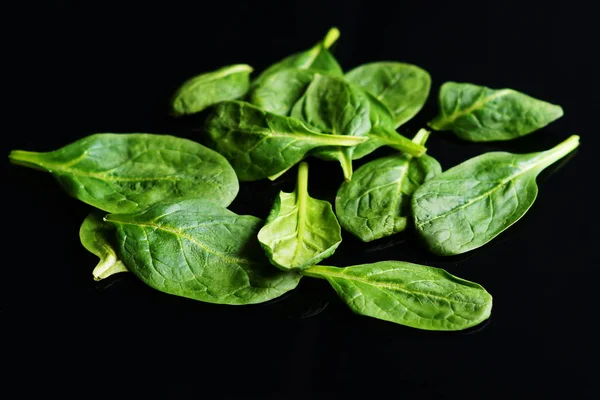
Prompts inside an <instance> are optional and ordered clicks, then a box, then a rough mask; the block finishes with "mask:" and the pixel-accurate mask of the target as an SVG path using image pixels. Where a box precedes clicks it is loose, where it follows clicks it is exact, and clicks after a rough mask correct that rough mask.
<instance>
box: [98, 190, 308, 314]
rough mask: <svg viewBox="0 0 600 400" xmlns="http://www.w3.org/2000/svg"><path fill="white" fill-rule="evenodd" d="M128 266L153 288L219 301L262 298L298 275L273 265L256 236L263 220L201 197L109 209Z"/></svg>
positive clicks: (283, 288)
mask: <svg viewBox="0 0 600 400" xmlns="http://www.w3.org/2000/svg"><path fill="white" fill-rule="evenodd" d="M105 220H106V221H107V222H109V223H111V224H114V226H115V227H116V231H117V242H118V246H119V253H120V257H121V259H122V260H123V263H124V264H125V265H126V266H127V269H128V270H129V271H131V272H133V273H134V274H135V275H136V276H137V277H138V278H140V279H141V280H142V281H144V282H145V283H146V284H148V285H149V286H151V287H153V288H154V289H157V290H160V291H162V292H165V293H169V294H172V295H177V296H182V297H187V298H191V299H195V300H200V301H205V302H209V303H219V304H233V305H241V304H253V303H261V302H265V301H268V300H271V299H274V298H276V297H279V296H281V295H282V294H283V293H285V292H287V291H290V290H292V289H294V288H295V287H296V286H297V285H298V282H299V280H300V275H298V274H296V273H294V272H283V271H280V270H278V269H277V268H275V267H273V266H272V265H271V264H270V263H269V261H268V260H267V258H266V257H265V255H264V252H263V250H262V248H261V246H260V244H259V243H258V240H257V239H256V235H257V234H258V231H259V229H260V228H261V226H262V224H263V222H262V221H261V220H260V219H258V218H256V217H253V216H249V215H237V214H235V213H233V212H231V211H229V210H227V209H225V208H224V207H221V206H219V205H217V204H214V203H210V202H207V201H204V200H199V199H187V200H182V201H178V202H173V203H161V204H157V205H155V206H153V207H150V208H149V209H147V210H145V211H142V212H138V213H133V214H109V215H107V216H106V217H105Z"/></svg>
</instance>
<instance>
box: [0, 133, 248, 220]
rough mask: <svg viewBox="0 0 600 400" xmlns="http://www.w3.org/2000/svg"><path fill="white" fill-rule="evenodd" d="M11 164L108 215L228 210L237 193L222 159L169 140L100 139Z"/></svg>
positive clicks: (16, 157)
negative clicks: (162, 207) (46, 175)
mask: <svg viewBox="0 0 600 400" xmlns="http://www.w3.org/2000/svg"><path fill="white" fill-rule="evenodd" d="M9 158H10V160H11V162H13V163H14V164H19V165H23V166H28V167H31V168H36V169H41V170H44V171H48V172H50V173H51V174H52V175H54V177H55V178H56V179H57V180H58V181H59V182H60V184H61V185H62V186H63V187H64V189H65V190H66V191H67V192H68V193H69V194H70V195H71V196H73V197H75V198H77V199H79V200H81V201H83V202H85V203H87V204H90V205H92V206H94V207H96V208H99V209H101V210H104V211H108V212H119V213H121V212H132V211H136V210H142V209H144V208H146V207H148V206H149V205H152V204H154V203H156V202H159V201H162V200H165V199H174V198H183V197H202V198H204V199H206V200H210V201H214V202H216V203H219V204H221V205H223V206H227V205H229V204H230V203H231V202H232V201H233V199H234V198H235V196H236V195H237V192H238V189H239V185H238V180H237V178H236V176H235V172H234V170H233V169H232V168H231V165H229V163H228V162H227V160H226V159H225V158H224V157H223V156H221V155H220V154H218V153H216V152H215V151H213V150H211V149H209V148H207V147H204V146H202V145H201V144H199V143H196V142H193V141H191V140H187V139H182V138H177V137H174V136H168V135H154V134H148V133H130V134H118V133H101V134H95V135H91V136H88V137H85V138H83V139H80V140H78V141H76V142H74V143H71V144H69V145H67V146H65V147H63V148H61V149H59V150H56V151H52V152H48V153H36V152H30V151H22V150H14V151H12V152H11V153H10V155H9Z"/></svg>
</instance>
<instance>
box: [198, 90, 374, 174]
mask: <svg viewBox="0 0 600 400" xmlns="http://www.w3.org/2000/svg"><path fill="white" fill-rule="evenodd" d="M205 130H206V133H207V134H208V145H209V146H210V147H212V148H214V149H215V150H216V151H218V152H219V153H220V154H222V155H223V156H225V158H227V159H228V160H229V162H230V163H231V165H233V168H234V169H235V171H236V173H237V175H238V178H239V179H240V180H242V181H253V180H258V179H263V178H266V177H268V176H271V175H274V174H277V173H278V172H281V171H283V170H285V169H287V168H289V167H291V166H293V165H294V164H296V163H298V162H299V161H301V160H302V159H303V158H304V156H305V155H306V154H307V153H308V152H309V150H312V149H314V148H317V147H321V146H354V145H356V144H358V143H361V142H363V141H365V140H367V138H363V137H350V136H338V135H329V134H323V133H319V132H317V131H315V130H311V129H309V128H308V127H307V126H306V125H305V124H304V123H302V122H301V121H299V120H297V119H294V118H290V117H284V116H281V115H277V114H273V113H269V112H266V111H264V110H261V109H260V108H258V107H256V106H253V105H251V104H250V103H245V102H241V101H229V102H223V103H220V104H218V105H217V106H215V108H214V110H213V112H212V113H211V114H210V115H209V116H208V118H207V120H206V126H205Z"/></svg>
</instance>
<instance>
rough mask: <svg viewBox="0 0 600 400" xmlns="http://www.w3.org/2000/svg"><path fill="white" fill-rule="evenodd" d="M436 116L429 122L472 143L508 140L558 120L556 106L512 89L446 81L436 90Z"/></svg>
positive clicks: (558, 113)
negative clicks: (438, 91)
mask: <svg viewBox="0 0 600 400" xmlns="http://www.w3.org/2000/svg"><path fill="white" fill-rule="evenodd" d="M439 107H440V114H439V115H438V116H437V117H436V118H434V119H433V120H432V121H430V122H429V126H430V127H431V128H433V129H435V130H437V131H452V132H454V133H455V134H456V136H458V137H459V138H461V139H464V140H470V141H472V142H489V141H496V140H511V139H515V138H518V137H521V136H525V135H527V134H529V133H531V132H533V131H535V130H537V129H540V128H542V127H544V126H546V125H548V124H549V123H551V122H552V121H554V120H556V119H558V118H560V117H562V115H563V110H562V108H561V107H560V106H558V105H555V104H550V103H547V102H545V101H542V100H537V99H534V98H533V97H530V96H527V95H525V94H523V93H520V92H517V91H516V90H512V89H499V90H494V89H490V88H487V87H485V86H477V85H473V84H470V83H456V82H446V83H444V84H443V85H442V87H441V88H440V96H439Z"/></svg>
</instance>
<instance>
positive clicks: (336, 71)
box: [252, 28, 344, 87]
mask: <svg viewBox="0 0 600 400" xmlns="http://www.w3.org/2000/svg"><path fill="white" fill-rule="evenodd" d="M339 37H340V31H339V30H338V29H337V28H331V29H330V30H329V31H328V32H327V34H326V35H325V37H324V38H323V40H322V41H320V42H319V43H317V44H316V45H314V46H313V47H312V48H310V49H308V50H306V51H302V52H299V53H295V54H292V55H291V56H288V57H286V58H284V59H283V60H281V61H278V62H276V63H275V64H273V65H271V66H270V67H269V68H267V69H266V70H264V71H263V72H262V73H261V74H260V75H259V76H258V77H257V78H256V79H255V80H254V81H253V82H252V86H253V87H254V86H260V85H262V84H263V83H264V81H265V80H266V79H267V78H268V77H269V76H271V75H273V74H275V73H277V72H279V71H281V70H284V69H289V68H294V69H305V70H312V71H318V72H320V73H324V74H331V75H337V76H343V75H344V73H343V71H342V68H341V67H340V65H339V64H338V62H337V61H336V60H335V58H334V57H333V55H332V54H331V53H330V52H329V50H327V49H328V48H330V47H331V46H332V45H333V44H334V43H335V42H336V40H337V39H338V38H339Z"/></svg>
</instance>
